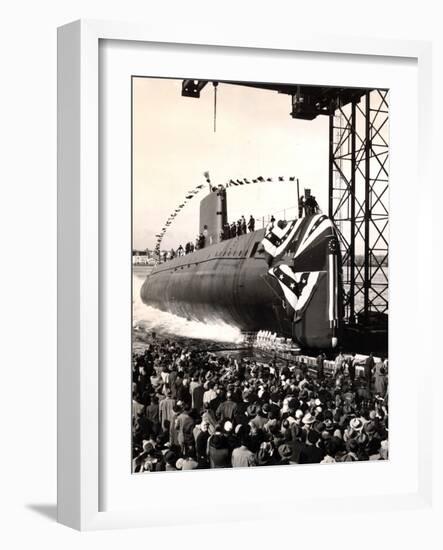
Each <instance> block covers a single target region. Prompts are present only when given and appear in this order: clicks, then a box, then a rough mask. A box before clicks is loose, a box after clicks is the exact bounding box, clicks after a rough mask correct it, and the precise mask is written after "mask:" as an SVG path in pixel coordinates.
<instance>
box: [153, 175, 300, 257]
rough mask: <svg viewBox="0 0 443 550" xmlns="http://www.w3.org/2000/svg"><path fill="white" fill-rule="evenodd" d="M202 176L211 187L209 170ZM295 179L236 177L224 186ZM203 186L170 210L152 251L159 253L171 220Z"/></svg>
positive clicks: (191, 192)
mask: <svg viewBox="0 0 443 550" xmlns="http://www.w3.org/2000/svg"><path fill="white" fill-rule="evenodd" d="M203 176H204V178H205V180H206V183H207V184H208V185H209V189H212V183H211V177H210V175H209V172H204V173H203ZM295 181H296V178H295V176H289V178H285V177H284V176H278V177H277V178H272V177H267V178H264V177H263V176H258V177H256V178H252V179H250V180H249V179H247V178H243V179H236V180H232V179H231V180H229V181H228V182H227V183H226V184H225V188H229V187H236V186H238V185H250V184H253V183H274V182H277V183H293V182H295ZM203 187H204V184H200V185H197V186H196V187H194V188H193V189H191V190H190V191H188V192H187V193H186V195H185V198H184V199H183V202H182V203H180V204H179V205H178V206H177V208H175V210H174V211H173V212H171V214H170V215H169V216H168V218H167V219H166V221H165V223H164V225H163V227H162V228H161V230H160V231H159V232H158V233H157V234H156V235H155V237H156V239H157V241H156V245H155V248H154V251H155V253H156V254H160V248H161V243H162V240H163V237H164V236H165V234H166V232H167V230H168V229H169V227H170V226H171V224H172V222H173V221H174V220H175V218H176V217H177V216H178V214H179V213H180V212H181V210H182V209H183V208H184V207H185V206H186V204H187V203H188V201H190V200H192V199H193V198H194V197H195V196H196V195H197V194H198V193H199V192H200V191H201V190H202V189H203Z"/></svg>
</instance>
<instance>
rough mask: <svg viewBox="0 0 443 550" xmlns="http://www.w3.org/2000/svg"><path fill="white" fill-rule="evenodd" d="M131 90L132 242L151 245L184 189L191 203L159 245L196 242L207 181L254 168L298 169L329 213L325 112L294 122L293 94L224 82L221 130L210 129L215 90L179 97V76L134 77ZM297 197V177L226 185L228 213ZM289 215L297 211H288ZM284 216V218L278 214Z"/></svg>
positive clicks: (286, 203) (260, 172)
mask: <svg viewBox="0 0 443 550" xmlns="http://www.w3.org/2000/svg"><path fill="white" fill-rule="evenodd" d="M133 90H134V97H133V106H134V111H133V117H134V120H133V128H134V136H133V137H134V140H133V143H134V149H133V162H134V164H133V168H134V172H133V174H134V181H133V198H134V201H133V214H134V218H133V219H134V227H133V231H134V248H136V249H144V248H153V247H154V246H155V242H156V238H155V234H156V233H158V232H159V231H160V230H161V228H162V227H163V226H164V222H165V221H166V219H167V218H168V217H169V214H170V213H171V212H172V211H173V210H174V209H175V208H176V207H177V206H178V205H179V204H180V203H182V202H183V199H184V196H185V194H186V193H187V192H188V191H190V190H191V189H193V188H195V186H196V185H198V184H200V183H204V184H205V188H204V190H202V192H201V193H200V195H197V196H196V197H195V198H194V199H192V200H191V201H189V202H188V203H187V205H186V207H185V208H184V209H182V211H181V212H180V213H179V214H178V216H177V217H176V218H175V221H174V222H173V224H172V225H171V226H170V229H169V230H168V232H167V233H166V235H165V237H164V239H163V243H162V248H171V247H174V248H177V247H178V245H179V244H183V245H184V244H185V243H186V242H187V241H190V240H195V237H196V235H197V231H198V211H199V200H200V198H203V197H204V196H205V193H206V190H207V186H206V182H205V179H204V177H203V172H205V171H209V173H210V175H211V180H212V182H213V183H214V184H220V183H223V184H224V183H226V182H227V181H229V180H230V179H234V180H235V179H242V178H247V179H249V180H251V179H252V178H256V177H257V176H263V177H265V178H267V177H272V178H275V179H278V176H284V177H285V179H286V180H288V179H289V177H290V176H295V177H296V178H297V177H298V178H299V180H300V188H301V191H302V190H303V188H304V187H307V188H311V189H312V193H313V194H314V195H315V196H316V197H317V200H318V202H319V204H320V207H322V208H323V209H324V210H325V211H326V210H327V191H328V119H327V117H318V118H317V119H316V120H313V121H303V120H295V119H292V118H291V116H290V114H289V113H290V111H291V101H290V96H288V95H285V94H278V93H277V92H274V91H267V90H258V89H252V88H244V87H241V86H233V85H229V84H220V85H219V86H218V90H217V131H216V132H215V133H214V130H213V117H214V90H213V86H212V84H208V85H207V86H206V87H205V88H204V89H203V90H202V92H201V97H200V99H194V98H187V97H182V96H181V80H172V79H155V78H136V79H134V87H133ZM296 203H297V195H296V185H295V184H289V183H284V184H282V183H261V184H254V185H248V186H243V187H234V188H232V187H231V188H230V189H229V190H228V219H229V220H230V221H232V220H235V219H238V218H239V217H240V216H241V215H242V214H244V215H245V216H246V217H249V215H250V214H253V215H254V216H255V217H257V218H258V217H261V216H263V215H267V214H270V213H273V212H277V211H281V210H283V209H285V208H288V207H291V206H295V205H296ZM291 212H292V213H294V210H292V211H291ZM280 217H282V216H280Z"/></svg>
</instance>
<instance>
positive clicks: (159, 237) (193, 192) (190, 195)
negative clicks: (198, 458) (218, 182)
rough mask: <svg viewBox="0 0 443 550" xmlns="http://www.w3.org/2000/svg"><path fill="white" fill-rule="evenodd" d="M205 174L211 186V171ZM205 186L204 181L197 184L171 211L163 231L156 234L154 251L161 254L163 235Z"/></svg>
mask: <svg viewBox="0 0 443 550" xmlns="http://www.w3.org/2000/svg"><path fill="white" fill-rule="evenodd" d="M203 176H204V177H205V179H206V183H208V185H209V186H210V187H211V178H210V176H209V172H204V174H203ZM203 187H204V184H203V183H202V184H200V185H197V186H196V187H194V188H193V189H191V190H190V191H188V192H187V193H186V195H185V198H184V199H183V202H181V203H180V204H179V205H178V206H177V208H175V210H174V211H173V212H171V214H169V216H168V218H167V220H166V221H165V223H164V225H163V227H162V228H161V231H159V232H158V233H157V234H156V235H155V237H156V239H157V241H156V245H155V248H154V251H155V253H156V254H160V248H161V243H162V240H163V237H164V236H165V234H166V231H167V230H168V229H169V227H170V225H171V224H172V222H173V221H174V220H175V218H176V217H177V216H178V214H179V213H180V212H181V210H182V209H183V208H184V207H185V206H186V204H187V203H188V201H190V200H192V199H193V198H194V197H195V196H196V195H198V193H200V191H201V190H202V189H203Z"/></svg>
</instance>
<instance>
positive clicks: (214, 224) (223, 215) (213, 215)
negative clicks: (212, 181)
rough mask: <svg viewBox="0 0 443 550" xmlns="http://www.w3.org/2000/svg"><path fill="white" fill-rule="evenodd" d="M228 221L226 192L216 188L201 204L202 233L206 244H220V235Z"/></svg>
mask: <svg viewBox="0 0 443 550" xmlns="http://www.w3.org/2000/svg"><path fill="white" fill-rule="evenodd" d="M227 220H228V206H227V200H226V190H225V189H220V188H214V189H213V190H212V191H211V192H210V193H209V195H207V196H206V197H205V198H204V199H202V201H201V202H200V233H203V235H204V236H205V239H206V244H207V245H211V244H217V243H219V242H220V233H221V232H222V231H223V226H224V225H225V224H226V223H227Z"/></svg>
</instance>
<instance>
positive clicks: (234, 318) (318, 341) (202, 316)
mask: <svg viewBox="0 0 443 550" xmlns="http://www.w3.org/2000/svg"><path fill="white" fill-rule="evenodd" d="M312 218H315V217H307V218H303V219H301V220H298V221H297V223H295V222H293V224H292V226H293V227H294V229H292V233H293V234H292V233H289V237H287V242H283V241H282V242H283V245H284V246H283V245H282V246H281V247H280V248H282V250H280V249H277V250H274V249H273V248H272V246H270V245H269V242H270V241H269V240H268V239H269V238H271V237H269V236H270V235H271V236H272V235H273V233H272V230H269V228H267V229H261V230H258V231H254V232H252V233H248V234H245V235H241V236H238V237H235V238H232V239H229V240H226V241H222V242H220V243H217V244H214V245H211V246H208V247H205V248H203V249H200V250H196V251H195V252H193V253H191V254H187V255H184V256H181V257H177V258H175V259H172V260H169V261H166V262H164V263H161V264H159V265H157V266H156V267H155V268H154V270H153V271H152V272H151V273H150V274H149V275H148V277H147V278H146V280H145V282H144V284H143V286H142V288H141V299H142V301H143V302H144V303H145V304H146V305H149V306H152V307H155V308H157V309H159V310H161V311H167V312H170V313H173V314H175V315H178V316H180V317H185V318H187V319H191V320H198V321H201V322H220V321H223V322H225V323H228V324H231V325H235V326H237V327H239V328H240V329H241V330H244V331H259V330H268V331H271V332H276V333H277V334H279V335H282V336H285V337H291V338H292V339H293V340H295V341H296V342H297V343H298V344H299V345H301V346H303V347H310V348H330V347H334V346H335V345H336V344H337V342H338V337H339V334H340V328H341V326H340V319H339V317H340V316H339V310H340V304H341V292H340V288H339V287H340V285H339V284H338V281H337V280H334V282H333V284H331V276H332V274H331V273H330V272H331V270H332V268H331V254H330V250H329V249H328V243H329V241H330V238H331V237H334V238H335V237H336V236H335V232H334V230H333V229H331V230H330V231H326V233H325V232H323V234H322V235H320V236H319V237H318V238H317V239H313V240H312V242H311V243H310V244H309V246H307V247H305V249H304V250H302V251H299V252H298V255H297V257H296V259H294V256H295V254H296V250H297V247H299V248H300V243H303V242H304V241H303V238H304V239H305V240H306V238H307V237H306V236H307V235H308V231H309V228H312V227H313V226H314V227H315V225H314V222H315V219H312ZM324 218H325V217H324ZM292 226H291V227H292ZM311 231H312V229H311ZM287 232H288V231H287ZM309 235H310V234H309ZM314 236H315V235H314ZM334 258H335V259H334V262H335V264H334V266H335V267H334V269H336V268H337V266H338V263H337V256H336V255H335V256H334ZM286 273H288V274H289V275H288V277H292V279H291V278H287V280H286V279H284V277H283V275H285V276H286ZM279 274H280V275H279ZM314 280H315V284H313V282H312V281H314ZM302 283H303V284H304V286H303V285H302ZM285 284H286V286H285ZM294 285H295V287H296V288H299V289H300V288H302V290H299V292H298V294H299V295H298V296H295V294H293V288H292V287H294ZM331 293H333V295H334V296H333V299H334V303H335V312H334V317H333V318H331ZM308 294H309V295H308ZM303 301H304V303H303V308H298V304H299V303H301V302H303Z"/></svg>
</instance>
